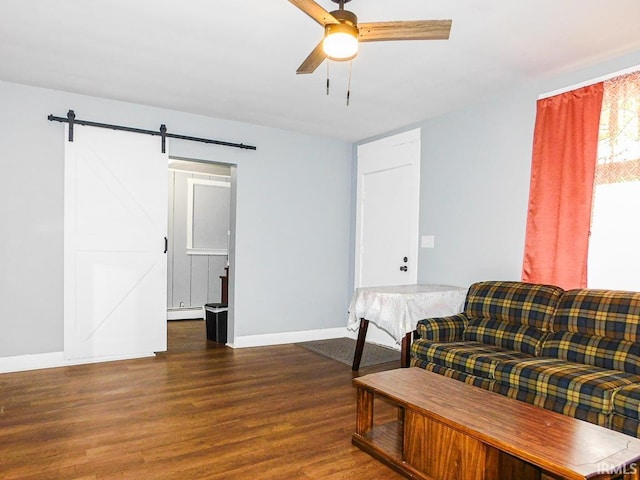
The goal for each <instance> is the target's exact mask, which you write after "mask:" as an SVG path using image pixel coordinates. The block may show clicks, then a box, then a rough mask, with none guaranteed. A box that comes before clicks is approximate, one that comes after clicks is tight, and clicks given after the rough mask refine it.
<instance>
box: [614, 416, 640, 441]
mask: <svg viewBox="0 0 640 480" xmlns="http://www.w3.org/2000/svg"><path fill="white" fill-rule="evenodd" d="M609 428H611V429H612V430H615V431H616V432H622V433H625V434H627V435H631V436H632V437H638V438H640V421H638V420H636V419H635V418H629V417H625V416H624V415H618V414H617V413H614V414H613V415H611V424H610V425H609Z"/></svg>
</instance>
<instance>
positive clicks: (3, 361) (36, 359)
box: [0, 352, 155, 373]
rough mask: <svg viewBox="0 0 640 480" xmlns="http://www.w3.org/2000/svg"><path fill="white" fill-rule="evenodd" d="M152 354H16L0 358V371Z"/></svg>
mask: <svg viewBox="0 0 640 480" xmlns="http://www.w3.org/2000/svg"><path fill="white" fill-rule="evenodd" d="M154 355H155V354H154V353H143V354H139V355H116V356H109V357H98V358H79V359H75V360H68V359H65V358H64V353H63V352H51V353H38V354H33V355H16V356H13V357H1V358H0V373H11V372H24V371H26V370H41V369H43V368H56V367H69V366H72V365H84V364H88V363H103V362H115V361H118V360H131V359H135V358H146V357H153V356H154Z"/></svg>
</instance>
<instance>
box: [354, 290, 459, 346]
mask: <svg viewBox="0 0 640 480" xmlns="http://www.w3.org/2000/svg"><path fill="white" fill-rule="evenodd" d="M467 290H468V289H467V288H462V287H452V286H448V285H400V286H393V287H365V288H358V289H356V291H355V293H354V294H353V298H352V299H351V304H350V305H349V322H348V325H347V327H348V328H349V329H350V330H356V329H357V328H358V325H359V322H360V319H361V318H366V319H367V320H369V321H370V322H371V323H374V324H375V325H377V326H378V327H379V328H382V329H383V330H385V331H386V332H387V333H389V335H391V336H392V337H393V338H394V339H395V340H396V342H400V341H401V340H402V338H403V337H404V336H405V335H406V334H407V333H409V332H412V331H414V330H415V329H416V324H417V323H418V321H419V320H422V319H424V318H434V317H446V316H449V315H455V314H457V313H461V312H462V311H463V310H464V301H465V298H466V296H467Z"/></svg>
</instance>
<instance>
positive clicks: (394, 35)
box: [358, 20, 451, 42]
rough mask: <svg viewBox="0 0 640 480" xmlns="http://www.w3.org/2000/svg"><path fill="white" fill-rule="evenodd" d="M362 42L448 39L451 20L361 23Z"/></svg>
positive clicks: (359, 28)
mask: <svg viewBox="0 0 640 480" xmlns="http://www.w3.org/2000/svg"><path fill="white" fill-rule="evenodd" d="M358 30H360V35H359V38H358V40H359V41H361V42H380V41H383V40H447V39H448V38H449V32H450V31H451V20H411V21H405V22H377V23H360V24H359V25H358Z"/></svg>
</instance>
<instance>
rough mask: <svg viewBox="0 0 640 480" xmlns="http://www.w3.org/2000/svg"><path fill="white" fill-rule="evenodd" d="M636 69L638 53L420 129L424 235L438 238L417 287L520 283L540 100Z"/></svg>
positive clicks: (424, 254)
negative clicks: (425, 285) (492, 282)
mask: <svg viewBox="0 0 640 480" xmlns="http://www.w3.org/2000/svg"><path fill="white" fill-rule="evenodd" d="M639 64H640V52H636V53H635V54H632V55H627V56H625V57H621V58H617V59H614V60H611V61H608V62H604V63H601V64H599V65H597V66H594V67H592V68H588V69H584V70H581V71H576V72H572V73H566V74H562V75H557V76H555V77H553V78H548V79H545V80H541V81H538V82H533V83H529V84H525V85H521V86H519V87H517V88H514V89H512V90H510V91H505V92H503V93H502V94H501V95H500V96H495V97H491V98H487V99H483V100H482V101H480V102H478V103H477V104H475V105H471V106H469V107H467V108H465V109H462V110H459V111H456V112H453V113H450V114H448V115H443V116H441V117H438V118H435V119H431V120H428V121H425V122H423V123H422V124H420V125H419V126H420V127H421V128H422V169H421V175H422V178H421V191H422V195H421V201H420V233H421V235H435V237H436V238H435V248H434V249H421V250H420V256H419V274H418V281H419V282H420V283H444V284H453V285H462V286H467V285H469V284H471V283H472V282H475V281H479V280H499V279H500V280H520V278H521V276H520V275H521V269H522V257H523V251H524V236H525V225H526V217H527V206H528V198H529V176H530V166H531V152H532V144H533V128H534V122H535V114H536V100H537V97H538V95H540V94H543V93H547V92H549V91H554V90H556V89H559V88H564V87H567V86H571V85H574V84H576V83H579V82H584V81H587V80H591V79H594V78H597V77H600V76H602V75H606V74H608V73H611V72H616V71H619V70H622V69H625V68H628V67H631V66H634V65H639ZM412 127H413V126H412Z"/></svg>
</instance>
